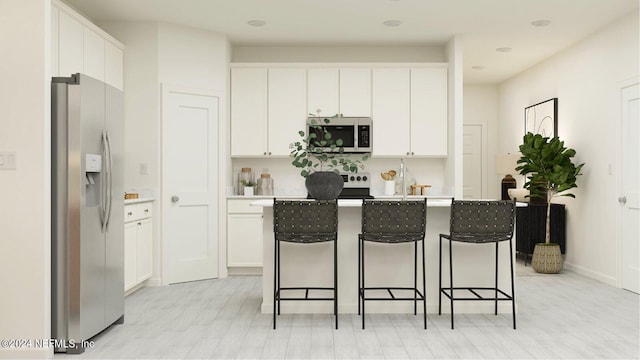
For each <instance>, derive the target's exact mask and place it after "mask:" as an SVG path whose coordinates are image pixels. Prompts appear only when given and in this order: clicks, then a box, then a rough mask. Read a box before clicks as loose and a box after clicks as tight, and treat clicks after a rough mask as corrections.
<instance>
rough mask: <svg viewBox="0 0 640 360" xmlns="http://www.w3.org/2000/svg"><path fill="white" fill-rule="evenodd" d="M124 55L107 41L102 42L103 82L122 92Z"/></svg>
mask: <svg viewBox="0 0 640 360" xmlns="http://www.w3.org/2000/svg"><path fill="white" fill-rule="evenodd" d="M123 61H124V55H123V53H122V49H120V48H118V47H117V46H115V45H114V44H113V43H111V42H109V41H105V42H104V82H106V83H107V84H110V85H112V86H113V87H115V88H116V89H120V90H123V89H124V84H123V74H124V66H123V65H124V64H123Z"/></svg>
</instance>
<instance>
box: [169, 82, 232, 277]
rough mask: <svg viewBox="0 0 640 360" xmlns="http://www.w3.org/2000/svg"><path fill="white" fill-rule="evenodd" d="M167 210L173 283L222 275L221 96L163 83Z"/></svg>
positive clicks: (170, 273) (170, 275)
mask: <svg viewBox="0 0 640 360" xmlns="http://www.w3.org/2000/svg"><path fill="white" fill-rule="evenodd" d="M162 106H163V109H162V209H163V216H162V219H163V223H162V229H163V243H164V246H163V247H164V251H165V254H167V255H166V256H165V261H168V266H167V267H166V268H165V269H166V270H167V274H166V275H167V279H168V283H177V282H184V281H194V280H201V279H209V278H215V277H217V276H218V241H217V233H218V205H217V204H218V176H217V173H218V149H217V143H218V142H217V139H218V119H219V113H218V112H219V106H220V98H219V97H217V96H214V95H212V94H207V93H204V92H200V91H185V90H181V89H177V88H172V87H168V86H163V97H162Z"/></svg>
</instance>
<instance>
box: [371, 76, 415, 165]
mask: <svg viewBox="0 0 640 360" xmlns="http://www.w3.org/2000/svg"><path fill="white" fill-rule="evenodd" d="M409 74H410V71H409V69H408V68H380V69H373V81H372V94H373V95H372V102H373V111H372V115H373V141H372V145H373V155H376V156H395V157H398V156H406V155H409V154H410V152H411V150H410V146H409V140H410V121H411V116H410V100H409V96H410V77H409Z"/></svg>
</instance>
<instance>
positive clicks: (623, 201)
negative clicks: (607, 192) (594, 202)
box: [618, 196, 627, 204]
mask: <svg viewBox="0 0 640 360" xmlns="http://www.w3.org/2000/svg"><path fill="white" fill-rule="evenodd" d="M618 202H619V203H620V204H626V203H627V197H626V196H621V197H619V198H618Z"/></svg>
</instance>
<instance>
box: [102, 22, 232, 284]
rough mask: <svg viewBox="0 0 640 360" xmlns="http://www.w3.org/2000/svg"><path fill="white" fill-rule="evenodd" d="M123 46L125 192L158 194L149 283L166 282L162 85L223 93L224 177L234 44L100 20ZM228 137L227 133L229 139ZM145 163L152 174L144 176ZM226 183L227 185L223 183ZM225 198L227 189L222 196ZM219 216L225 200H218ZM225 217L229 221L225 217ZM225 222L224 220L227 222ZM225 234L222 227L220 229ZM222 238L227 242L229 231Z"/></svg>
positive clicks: (187, 31)
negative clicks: (151, 274)
mask: <svg viewBox="0 0 640 360" xmlns="http://www.w3.org/2000/svg"><path fill="white" fill-rule="evenodd" d="M99 25H100V26H101V27H102V28H103V29H105V30H106V31H107V32H108V33H110V34H111V35H113V36H114V37H115V38H117V39H118V40H120V41H121V42H122V43H123V44H125V52H124V59H125V73H124V77H125V79H124V84H125V89H124V94H125V121H126V155H127V158H126V164H127V165H126V172H125V188H126V189H129V190H132V191H133V190H136V191H143V192H144V191H145V190H146V189H150V190H151V192H152V193H154V194H155V195H156V199H157V200H156V202H155V204H154V219H155V220H156V221H154V271H153V277H152V280H151V284H155V285H159V284H161V283H162V276H161V274H162V259H163V252H162V232H161V225H162V224H161V219H162V207H161V206H160V205H161V201H162V198H161V197H160V196H161V194H160V190H161V180H162V173H161V171H162V169H161V161H162V159H161V150H162V148H161V146H162V144H161V131H162V130H161V128H162V124H161V121H162V119H161V117H162V116H161V106H162V105H161V86H162V85H163V84H169V85H173V86H179V87H184V88H192V89H207V90H213V91H216V92H219V93H221V94H223V102H222V106H221V108H220V109H221V116H220V121H221V122H220V128H219V131H220V134H221V139H220V140H221V141H220V160H219V163H220V164H221V166H220V176H221V177H223V178H224V177H226V176H227V175H226V174H227V173H228V172H229V170H228V169H229V168H230V162H229V160H228V154H229V151H228V144H227V143H228V141H227V140H226V139H228V138H229V136H228V127H229V126H228V114H227V110H226V109H227V106H226V103H227V100H226V98H227V95H226V94H227V91H228V90H227V89H228V87H229V86H228V82H229V75H228V74H229V71H228V69H229V59H230V56H231V55H230V46H229V42H228V41H227V39H226V37H225V36H222V35H219V34H215V33H212V32H209V31H204V30H199V29H194V28H189V27H184V26H179V25H173V24H167V23H156V22H102V23H100V24H99ZM225 134H226V135H225ZM141 164H146V165H147V169H148V174H146V175H143V174H141V172H140V167H141ZM223 185H224V184H223ZM224 195H225V192H224V186H223V189H222V193H221V197H223V196H224ZM220 204H221V205H220V206H221V209H219V211H220V212H221V214H224V213H225V212H226V207H225V206H226V202H224V201H221V202H220ZM222 219H223V220H224V219H226V217H222ZM223 220H221V221H223ZM221 231H224V228H223V227H222V228H221ZM224 234H225V235H224V236H223V235H222V234H221V235H220V238H223V239H226V233H224Z"/></svg>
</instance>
